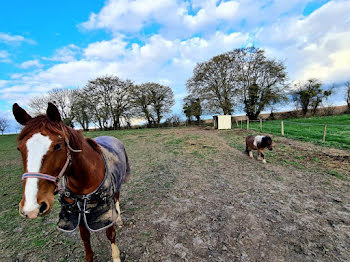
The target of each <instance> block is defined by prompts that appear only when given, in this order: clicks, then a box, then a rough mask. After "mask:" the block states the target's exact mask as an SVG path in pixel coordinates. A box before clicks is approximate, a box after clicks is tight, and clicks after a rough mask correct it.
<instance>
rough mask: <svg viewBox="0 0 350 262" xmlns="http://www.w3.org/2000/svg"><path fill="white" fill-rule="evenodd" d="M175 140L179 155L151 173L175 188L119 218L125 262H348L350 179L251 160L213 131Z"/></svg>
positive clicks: (184, 134)
mask: <svg viewBox="0 0 350 262" xmlns="http://www.w3.org/2000/svg"><path fill="white" fill-rule="evenodd" d="M173 136H174V137H176V138H177V139H183V140H182V141H181V142H179V145H180V146H179V147H180V150H182V152H183V153H180V154H178V155H176V156H175V157H174V158H172V159H169V161H166V164H165V163H162V164H165V165H164V166H162V165H161V167H162V168H163V169H164V170H163V171H159V170H157V169H156V170H154V169H153V170H150V172H151V173H153V174H154V175H155V177H158V176H159V177H158V178H156V181H158V182H159V181H162V179H164V176H166V177H167V178H168V179H171V178H174V183H173V185H172V186H170V187H169V190H167V191H166V192H163V193H164V194H159V195H158V192H157V189H156V187H157V186H155V187H154V193H155V194H156V195H153V196H151V192H150V195H148V197H149V199H148V200H147V199H146V200H145V199H143V203H144V204H145V205H146V206H147V207H145V209H143V210H140V211H139V212H134V213H133V215H132V216H131V217H130V213H129V212H126V213H125V214H124V218H125V220H126V224H128V223H129V222H131V226H126V227H125V228H123V229H122V230H121V231H120V248H121V250H122V251H123V258H124V260H125V261H349V259H350V238H349V235H350V228H349V226H350V219H349V212H350V205H349V203H350V202H349V199H350V195H349V184H348V182H344V181H340V180H338V179H336V178H332V177H331V178H330V177H329V175H325V174H313V173H309V172H306V171H300V170H293V169H291V168H285V167H283V166H275V165H272V164H267V165H263V164H262V163H260V162H257V161H256V160H250V159H248V158H247V156H245V155H244V154H243V153H242V152H241V151H238V150H236V149H233V148H231V147H230V146H228V145H227V144H226V143H225V141H224V140H223V139H222V138H220V137H219V136H218V131H206V130H197V129H189V130H185V131H184V130H180V131H177V132H176V133H175V134H173ZM208 148H211V149H214V150H212V151H213V152H209V153H208V152H207V151H208V150H206V149H208ZM134 161H137V159H135V160H134ZM162 168H161V169H162ZM159 174H161V175H159ZM329 180H331V182H329ZM130 186H131V185H130ZM150 186H151V187H152V184H151V185H150ZM149 190H150V191H152V189H149ZM136 200H137V197H136V199H135V202H133V204H135V206H137V205H138V204H137V203H136ZM154 201H156V202H157V201H159V202H158V203H157V205H155V203H154ZM124 207H125V208H128V203H126V204H125V206H124ZM140 235H141V237H140Z"/></svg>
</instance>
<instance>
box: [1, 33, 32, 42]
mask: <svg viewBox="0 0 350 262" xmlns="http://www.w3.org/2000/svg"><path fill="white" fill-rule="evenodd" d="M0 42H3V43H7V44H18V43H21V42H27V43H29V44H35V41H33V40H31V39H27V38H24V37H23V36H21V35H10V34H5V33H1V32H0Z"/></svg>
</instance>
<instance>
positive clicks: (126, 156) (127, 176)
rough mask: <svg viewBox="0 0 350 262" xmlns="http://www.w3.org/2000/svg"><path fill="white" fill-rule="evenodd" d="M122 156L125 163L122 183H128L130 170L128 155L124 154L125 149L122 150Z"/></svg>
mask: <svg viewBox="0 0 350 262" xmlns="http://www.w3.org/2000/svg"><path fill="white" fill-rule="evenodd" d="M124 154H125V161H126V172H125V176H124V181H123V182H128V181H129V179H130V175H131V170H130V165H129V158H128V154H127V153H126V150H125V148H124Z"/></svg>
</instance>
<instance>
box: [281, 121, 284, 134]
mask: <svg viewBox="0 0 350 262" xmlns="http://www.w3.org/2000/svg"><path fill="white" fill-rule="evenodd" d="M281 134H282V136H284V125H283V121H281Z"/></svg>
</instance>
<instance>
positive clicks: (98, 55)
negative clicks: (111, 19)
mask: <svg viewBox="0 0 350 262" xmlns="http://www.w3.org/2000/svg"><path fill="white" fill-rule="evenodd" d="M127 44H128V43H127V42H124V41H123V40H122V39H120V38H114V39H112V40H110V41H100V42H95V43H92V44H89V46H88V47H87V48H86V49H85V50H84V56H85V57H87V58H89V59H102V60H114V59H117V58H118V57H119V56H122V55H124V54H125V48H126V45H127Z"/></svg>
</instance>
